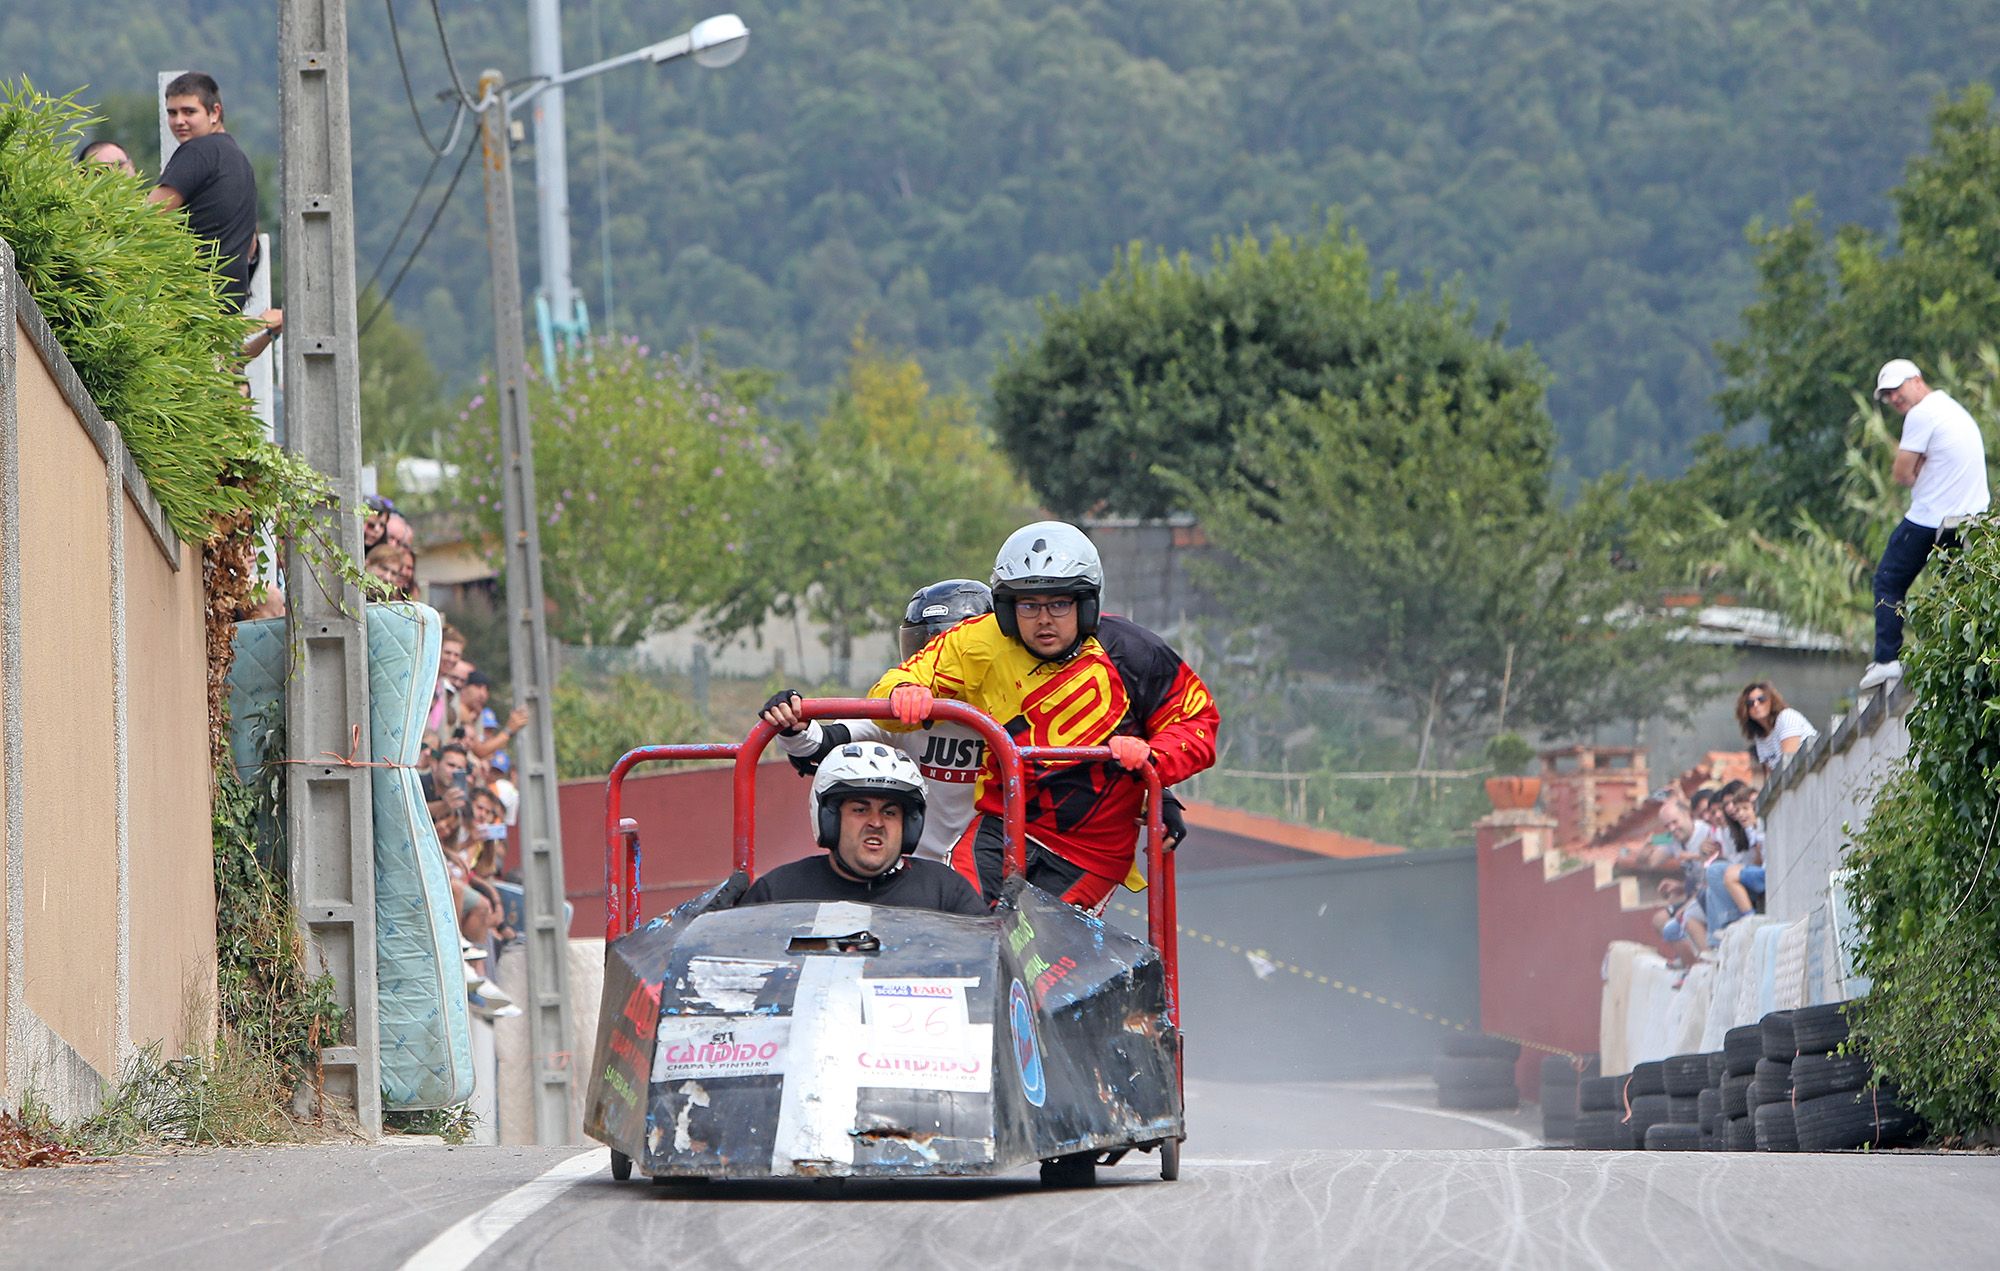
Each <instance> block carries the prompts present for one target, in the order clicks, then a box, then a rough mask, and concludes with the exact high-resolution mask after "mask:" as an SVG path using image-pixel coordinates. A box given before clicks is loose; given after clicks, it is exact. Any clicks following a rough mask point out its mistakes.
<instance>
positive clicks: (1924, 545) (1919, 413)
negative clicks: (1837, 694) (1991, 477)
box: [1861, 357, 1991, 692]
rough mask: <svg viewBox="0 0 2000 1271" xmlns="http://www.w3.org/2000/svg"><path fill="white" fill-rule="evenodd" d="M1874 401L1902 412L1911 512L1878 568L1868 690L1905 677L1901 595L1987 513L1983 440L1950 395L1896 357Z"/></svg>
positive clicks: (1902, 473)
mask: <svg viewBox="0 0 2000 1271" xmlns="http://www.w3.org/2000/svg"><path fill="white" fill-rule="evenodd" d="M1875 398H1876V400H1877V401H1881V402H1886V403H1887V404H1888V405H1890V406H1892V407H1894V408H1895V409H1896V410H1898V411H1901V412H1902V415H1903V436H1902V440H1901V441H1900V442H1898V443H1897V446H1898V448H1897V450H1896V467H1895V471H1894V472H1893V474H1892V475H1893V476H1894V477H1895V480H1896V484H1897V485H1906V486H1908V487H1910V510H1909V513H1908V514H1907V515H1905V516H1904V517H1903V520H1902V523H1901V524H1899V525H1897V526H1896V529H1895V532H1894V533H1892V534H1890V535H1889V545H1888V546H1887V547H1885V548H1883V549H1882V559H1881V560H1880V561H1879V562H1877V563H1876V566H1875V660H1874V661H1872V662H1870V663H1869V664H1868V670H1867V672H1866V674H1864V675H1863V676H1862V677H1861V689H1862V691H1863V692H1866V691H1867V690H1869V689H1872V688H1874V687H1875V686H1876V685H1878V684H1887V683H1889V682H1890V681H1892V680H1897V679H1900V678H1902V675H1903V663H1902V652H1903V597H1905V596H1907V595H1908V594H1909V592H1910V584H1911V583H1913V582H1915V581H1916V579H1917V575H1918V574H1919V573H1921V572H1922V570H1923V568H1924V564H1925V562H1927V561H1928V560H1930V556H1931V553H1932V552H1933V551H1936V550H1942V551H1946V552H1949V551H1953V550H1955V549H1956V548H1957V547H1958V527H1959V526H1960V525H1962V524H1963V523H1964V522H1966V521H1968V520H1970V519H1971V518H1973V517H1975V516H1978V515H1979V514H1981V513H1982V512H1984V511H1986V508H1987V504H1988V503H1989V502H1990V501H1991V497H1990V495H1989V494H1988V492H1987V488H1986V441H1985V438H1984V437H1982V436H1981V435H1980V432H1979V425H1978V423H1977V422H1975V421H1974V420H1973V418H1972V416H1971V415H1970V414H1968V413H1967V412H1966V409H1965V407H1963V406H1961V405H1959V404H1958V403H1957V402H1955V401H1953V400H1952V397H1951V394H1949V393H1946V392H1944V391H1943V390H1942V389H1935V388H1932V387H1930V386H1929V385H1928V384H1926V383H1924V377H1923V373H1922V372H1920V371H1918V370H1917V364H1916V363H1915V362H1912V361H1910V360H1909V359H1907V358H1900V357H1899V358H1896V359H1895V360H1894V361H1891V362H1888V363H1886V364H1884V365H1883V367H1882V369H1881V370H1880V371H1879V372H1877V373H1876V376H1875Z"/></svg>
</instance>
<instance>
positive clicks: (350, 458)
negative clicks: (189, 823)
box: [278, 0, 382, 1138]
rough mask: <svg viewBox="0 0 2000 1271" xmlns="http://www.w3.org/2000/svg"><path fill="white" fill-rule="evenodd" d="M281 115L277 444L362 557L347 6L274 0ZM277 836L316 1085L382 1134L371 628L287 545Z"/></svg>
mask: <svg viewBox="0 0 2000 1271" xmlns="http://www.w3.org/2000/svg"><path fill="white" fill-rule="evenodd" d="M278 108H279V115H280V119H281V125H282V126H281V131H280V135H281V136H282V138H283V150H282V165H281V166H282V170H283V186H284V200H283V207H284V213H283V219H284V238H283V246H284V252H285V326H286V335H285V338H284V341H283V347H284V351H285V352H284V357H285V388H286V395H285V441H286V445H287V446H288V447H289V448H290V449H291V451H292V452H293V453H294V454H297V455H298V456H299V457H301V458H303V459H304V460H305V461H306V462H308V463H310V464H311V465H312V466H313V467H314V468H316V469H318V470H319V471H320V472H321V473H322V474H323V475H324V476H325V477H326V479H327V482H328V484H329V485H331V486H332V488H333V497H334V500H335V502H334V504H333V506H331V507H328V508H327V509H326V512H327V516H328V519H329V521H330V522H331V524H330V526H329V537H330V538H332V539H333V540H334V541H335V542H337V543H339V544H340V545H341V546H343V547H345V548H346V549H347V550H348V551H349V552H351V553H353V555H354V557H355V558H356V559H357V560H358V559H359V558H360V556H361V524H360V522H359V521H358V520H357V519H356V517H355V507H356V505H357V504H359V502H360V497H361V491H360V474H361V413H360V404H359V397H360V371H359V366H358V362H359V337H358V336H357V334H356V326H355V312H354V310H355V296H354V170H353V167H352V154H351V147H350V136H349V131H348V116H347V12H346V0H280V4H279V9H278ZM285 578H286V581H287V584H288V593H287V595H286V598H285V599H286V608H287V611H288V615H287V626H286V634H287V636H288V637H289V641H290V645H291V648H292V655H293V662H292V675H291V679H290V682H289V683H288V684H287V686H286V692H285V750H286V758H287V760H289V763H288V764H287V766H286V768H285V774H286V775H285V793H286V810H285V836H286V842H287V844H288V846H289V850H290V857H291V862H290V870H289V878H290V883H291V890H292V904H293V906H294V907H295V908H296V909H297V911H298V916H299V922H300V924H301V926H302V927H303V928H304V932H305V936H306V947H307V949H308V951H309V954H308V956H309V961H310V964H311V972H312V974H314V975H319V974H322V973H325V974H330V975H331V976H332V977H333V981H334V992H335V996H336V998H337V999H338V1001H339V1002H340V1005H341V1008H342V1009H343V1010H344V1011H345V1012H346V1016H347V1029H348V1033H347V1035H346V1036H343V1037H337V1038H330V1039H326V1040H325V1042H324V1043H323V1044H322V1045H321V1047H320V1053H319V1059H320V1064H321V1067H322V1069H323V1071H324V1074H325V1086H324V1088H325V1090H326V1092H327V1093H329V1094H332V1095H335V1096H337V1097H339V1098H342V1099H346V1100H350V1101H352V1103H353V1105H354V1111H355V1115H356V1116H357V1117H358V1118H359V1119H360V1122H361V1128H362V1129H363V1130H364V1131H365V1132H366V1133H367V1134H368V1135H369V1136H370V1137H371V1138H375V1137H380V1135H381V1133H382V1081H381V1071H380V1064H381V1056H380V1052H379V1043H380V1037H379V1024H378V1019H377V1015H376V999H375V837H374V824H375V822H374V800H373V798H372V794H371V790H370V787H369V778H370V769H368V768H366V767H350V766H348V765H346V764H343V763H338V762H329V761H328V756H343V757H347V756H351V758H352V759H353V760H355V761H356V762H358V763H362V764H365V763H367V762H368V760H369V758H370V757H371V752H370V749H369V732H368V627H367V623H366V622H365V621H364V620H363V614H362V610H361V593H360V590H359V589H358V588H356V587H353V586H351V585H348V584H346V583H344V582H343V581H342V580H340V579H338V578H333V577H325V578H316V577H315V576H314V574H313V568H312V564H311V562H309V561H308V560H306V558H305V557H304V555H303V554H302V553H300V552H299V551H298V550H297V548H296V547H295V546H294V547H292V548H291V549H289V550H288V552H287V556H286V561H285Z"/></svg>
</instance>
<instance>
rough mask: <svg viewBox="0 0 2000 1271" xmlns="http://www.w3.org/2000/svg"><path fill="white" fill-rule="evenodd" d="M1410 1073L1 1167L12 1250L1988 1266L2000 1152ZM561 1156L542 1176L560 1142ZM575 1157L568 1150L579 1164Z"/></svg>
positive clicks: (36, 1257) (153, 1261) (819, 1264)
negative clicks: (1138, 1140)
mask: <svg viewBox="0 0 2000 1271" xmlns="http://www.w3.org/2000/svg"><path fill="white" fill-rule="evenodd" d="M1426 1093H1427V1092H1426V1090H1425V1089H1424V1087H1422V1086H1398V1085H1396V1084H1395V1083H1374V1084H1366V1085H1339V1086H1332V1085H1314V1086H1223V1085H1217V1084H1213V1083H1195V1084H1193V1085H1191V1088H1190V1092H1189V1122H1190V1124H1191V1125H1192V1126H1194V1127H1196V1129H1197V1133H1198V1137H1197V1138H1196V1139H1193V1140H1190V1142H1189V1144H1188V1148H1187V1159H1186V1161H1185V1164H1184V1168H1183V1172H1182V1176H1181V1179H1180V1181H1179V1182H1177V1183H1171V1184H1168V1183H1162V1182H1160V1181H1159V1179H1158V1173H1157V1168H1156V1166H1155V1164H1154V1161H1153V1158H1151V1157H1136V1158H1129V1159H1128V1160H1127V1161H1126V1162H1125V1163H1123V1164H1121V1165H1119V1166H1117V1167H1115V1168H1111V1169H1107V1170H1104V1171H1102V1172H1101V1174H1100V1183H1099V1185H1098V1186H1097V1187H1096V1188H1095V1189H1093V1190H1089V1191H1079V1192H1048V1191H1043V1190H1042V1189H1041V1187H1040V1186H1039V1184H1038V1183H1037V1182H1036V1180H1035V1178H1034V1177H1033V1175H1032V1174H1022V1175H1020V1176H1018V1177H1013V1178H1006V1179H1000V1180H993V1181H985V1182H946V1181H937V1182H918V1183H900V1184H888V1183H873V1184H869V1183H850V1184H848V1185H847V1186H846V1187H845V1188H844V1189H843V1190H841V1191H840V1192H839V1193H838V1194H834V1193H832V1192H830V1191H828V1190H826V1189H824V1188H820V1187H816V1186H815V1185H813V1184H809V1183H805V1184H785V1185H717V1186H707V1187H696V1186H685V1185H683V1186H674V1187H654V1186H650V1185H648V1184H647V1183H645V1182H644V1181H641V1180H634V1181H633V1182H630V1183H626V1184H617V1183H614V1182H612V1181H611V1179H610V1176H609V1173H608V1172H607V1171H606V1170H605V1169H604V1168H603V1163H602V1162H603V1154H602V1152H601V1150H600V1151H599V1152H598V1153H596V1154H595V1155H594V1156H592V1157H588V1158H583V1159H578V1157H579V1153H578V1152H577V1150H576V1149H563V1148H471V1147H464V1148H446V1147H441V1146H433V1145H385V1146H375V1147H360V1146H356V1147H311V1148H288V1149H285V1148H281V1149H262V1150H255V1151H204V1152H188V1153H182V1154H178V1155H171V1156H163V1157H144V1158H126V1159H122V1160H119V1161H116V1162H112V1163H109V1164H105V1165H97V1166H89V1167H79V1168H71V1169H63V1170H49V1171H25V1172H21V1173H16V1174H12V1175H0V1266H5V1267H9V1268H12V1267H36V1268H42V1267H63V1266H77V1267H82V1266H89V1267H93V1268H95V1267H100V1266H113V1267H116V1266H140V1265H144V1266H165V1267H196V1268H201V1269H202V1271H237V1269H238V1268H245V1269H247V1268H278V1267H286V1268H303V1267H329V1268H343V1269H344V1268H378V1267H379V1268H399V1267H405V1266H410V1267H413V1268H417V1269H420V1271H443V1269H445V1268H456V1267H461V1266H466V1265H476V1266H477V1267H479V1268H481V1269H482V1271H484V1269H487V1268H529V1267H534V1268H541V1267H549V1268H572V1267H585V1268H598V1267H606V1268H611V1267H620V1268H622V1267H666V1268H678V1267H690V1268H700V1269H701V1271H719V1269H721V1268H732V1267H744V1268H754V1269H756V1271H766V1269H768V1268H774V1267H809V1268H812V1269H813V1271H841V1269H843V1268H850V1267H851V1268H871V1269H876V1268H889V1267H898V1268H900V1267H913V1268H918V1267H921V1268H932V1267H961V1266H962V1267H980V1268H986V1267H996V1268H997V1267H1020V1268H1033V1269H1034V1271H1048V1269H1050V1268H1060V1267H1070V1266H1087V1267H1092V1268H1100V1267H1111V1268H1117V1267H1132V1268H1153V1267H1199V1268H1203V1269H1204V1271H1220V1269H1222V1268H1232V1269H1233V1268H1237V1267H1260V1266H1269V1267H1286V1268H1292V1267H1300V1266H1306V1267H1320V1266H1335V1265H1341V1266H1348V1265H1352V1266H1382V1267H1398V1268H1403V1267H1433V1266H1434V1267H1462V1266H1519V1267H1536V1268H1540V1267H1570V1266H1574V1267H1663V1268H1674V1271H1686V1268H1689V1267H1720V1266H1758V1267H1760V1268H1785V1267H1881V1266H1907V1265H1923V1266H1935V1267H1957V1266H1964V1267H1974V1266H1978V1267H1989V1266H1992V1265H1993V1264H1994V1261H1995V1254H1994V1250H1995V1249H1996V1248H2000V1158H1993V1157H1983V1156H1925V1155H1913V1154H1889V1155H1875V1156H1867V1155H1827V1156H1803V1155H1785V1156H1775V1155H1754V1154H1729V1155H1724V1154H1706V1153H1690V1154H1648V1153H1641V1152H1621V1153H1589V1152H1574V1151H1545V1150H1534V1149H1531V1148H1524V1147H1522V1146H1521V1144H1522V1143H1524V1142H1529V1141H1531V1136H1529V1135H1528V1134H1526V1133H1525V1132H1524V1131H1525V1129H1526V1128H1527V1127H1528V1126H1529V1124H1530V1122H1529V1121H1528V1119H1527V1118H1525V1117H1522V1116H1517V1115H1515V1116H1510V1115H1501V1116H1497V1117H1485V1118H1482V1117H1472V1118H1468V1117H1461V1116H1458V1115H1454V1114H1440V1113H1438V1112H1437V1111H1436V1110H1435V1109H1431V1108H1427V1107H1426V1106H1425V1104H1426V1102H1427V1100H1426V1098H1425V1096H1426ZM552 1169H554V1170H556V1171H557V1174H556V1175H555V1176H554V1177H550V1178H546V1179H544V1180H543V1181H542V1182H539V1183H537V1182H536V1181H535V1180H537V1179H538V1178H543V1176H544V1175H545V1174H546V1173H547V1172H548V1171H550V1170H552ZM565 1169H566V1170H567V1172H566V1173H565V1172H563V1171H564V1170H565Z"/></svg>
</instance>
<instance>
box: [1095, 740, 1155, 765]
mask: <svg viewBox="0 0 2000 1271" xmlns="http://www.w3.org/2000/svg"><path fill="white" fill-rule="evenodd" d="M1105 744H1106V745H1108V746H1110V747H1111V757H1112V758H1113V759H1116V760H1117V761H1118V763H1119V766H1121V767H1123V768H1125V769H1127V770H1128V771H1131V772H1137V771H1138V770H1139V769H1141V768H1143V767H1145V766H1146V765H1147V764H1148V763H1150V762H1152V758H1153V748H1152V746H1150V745H1148V744H1147V742H1146V739H1145V738H1144V737H1126V736H1123V735H1120V736H1117V737H1113V738H1112V739H1111V740H1110V741H1108V742H1106V743H1105Z"/></svg>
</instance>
